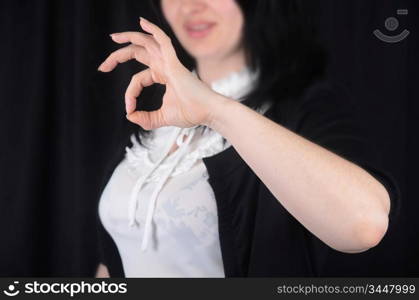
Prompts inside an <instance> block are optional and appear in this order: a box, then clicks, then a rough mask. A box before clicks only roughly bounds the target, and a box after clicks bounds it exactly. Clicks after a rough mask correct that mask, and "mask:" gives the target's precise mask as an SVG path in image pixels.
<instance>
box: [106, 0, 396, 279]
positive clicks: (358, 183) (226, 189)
mask: <svg viewBox="0 0 419 300" xmlns="http://www.w3.org/2000/svg"><path fill="white" fill-rule="evenodd" d="M157 8H158V9H159V10H160V9H161V12H162V15H163V16H164V18H165V20H166V21H167V23H168V24H169V25H170V28H171V30H172V31H173V33H174V36H175V38H173V37H172V39H170V38H169V36H168V35H167V34H166V31H167V30H166V31H163V30H162V29H161V28H160V27H158V26H156V25H155V24H153V23H151V22H149V21H147V20H145V19H143V18H142V19H141V21H140V25H141V28H142V29H143V31H144V32H145V33H140V32H122V33H115V34H112V35H111V38H112V39H113V41H114V42H116V43H118V44H125V43H129V45H128V46H125V47H123V48H121V49H119V50H117V51H115V52H114V53H112V54H111V55H110V56H109V57H108V58H107V59H106V60H105V61H104V62H103V63H102V64H101V65H100V67H99V70H100V71H102V72H110V71H111V70H113V69H114V68H115V67H116V66H117V64H118V63H123V62H125V61H128V60H131V59H136V60H137V61H138V62H140V63H142V64H144V65H146V66H147V68H146V69H145V70H144V71H142V72H140V73H138V74H136V75H134V76H133V77H132V80H131V82H130V84H129V86H128V88H127V91H126V94H125V107H126V113H127V119H128V120H129V121H130V122H133V123H135V124H137V125H139V126H140V127H141V128H143V129H145V130H147V131H151V133H149V134H146V133H145V132H144V131H143V130H141V129H140V127H139V133H140V137H139V139H138V140H137V139H134V138H132V139H131V145H130V146H132V147H131V148H130V147H126V153H125V155H124V157H123V159H122V160H118V165H117V167H116V168H115V169H114V171H113V174H112V176H111V178H110V179H109V181H108V183H107V185H106V187H105V189H104V190H103V193H102V197H101V199H100V203H99V215H100V222H99V225H100V227H101V228H100V233H101V236H102V247H103V256H102V264H101V265H100V266H99V270H98V276H108V275H109V274H110V275H111V276H127V277H232V276H265V277H266V276H314V275H321V274H322V262H323V259H324V258H325V257H326V255H327V253H328V252H329V251H333V249H334V250H337V251H341V252H345V253H359V252H363V251H366V250H367V249H370V248H372V247H374V246H376V245H377V244H378V243H379V242H380V241H381V239H382V238H383V236H384V235H385V233H386V231H387V228H388V224H389V218H390V219H392V217H393V214H394V211H395V209H394V203H395V199H396V197H397V195H396V190H397V189H396V187H395V185H394V183H393V182H392V180H391V179H390V177H388V176H387V175H386V174H385V173H384V172H383V171H382V170H381V169H380V168H379V166H378V163H377V162H376V159H375V158H376V153H375V152H373V150H372V149H371V145H369V144H368V140H367V139H365V138H364V136H363V132H362V130H361V128H360V127H359V126H358V123H357V122H356V120H355V119H354V118H353V115H352V114H351V108H350V106H349V105H348V100H347V99H345V98H344V97H343V96H342V94H340V92H339V89H338V88H337V87H336V85H333V84H331V83H328V82H326V81H324V80H318V79H319V77H320V75H321V73H322V66H323V63H322V60H321V58H322V56H321V52H320V51H318V50H317V49H318V48H317V46H316V44H315V43H314V42H313V40H312V39H311V38H310V35H309V33H307V24H306V23H305V22H304V18H303V14H302V10H301V6H300V4H299V2H298V1H292V0H289V1H287V0H283V1H277V0H271V1H268V0H265V1H264V0H260V1H237V2H236V1H234V0H215V1H214V0H161V1H160V3H159V4H158V5H157ZM172 40H173V41H175V40H178V41H179V42H180V45H181V46H182V48H183V49H184V50H186V52H187V53H188V54H189V55H190V57H191V58H192V61H193V65H192V68H193V71H192V72H191V71H190V70H188V68H186V67H185V66H184V64H182V62H181V61H180V60H179V59H178V56H177V52H176V51H175V48H174V46H173V44H172ZM155 83H158V84H162V85H164V86H165V88H166V89H165V93H164V96H163V102H162V106H161V108H159V109H158V110H155V111H145V110H136V98H137V97H138V96H139V95H140V94H141V92H142V89H143V88H144V87H147V86H150V85H153V84H155ZM140 101H141V100H140ZM137 137H138V136H137ZM121 154H122V153H120V154H119V159H120V158H121ZM102 226H103V227H102Z"/></svg>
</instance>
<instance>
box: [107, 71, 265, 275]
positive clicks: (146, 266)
mask: <svg viewBox="0 0 419 300" xmlns="http://www.w3.org/2000/svg"><path fill="white" fill-rule="evenodd" d="M256 77H257V75H256V74H255V73H252V72H250V71H249V69H247V68H245V69H243V70H242V71H241V72H235V73H232V74H230V75H229V76H227V77H225V78H223V79H221V80H217V81H215V82H213V83H212V84H211V88H212V89H213V90H214V91H216V92H218V93H220V94H223V95H225V96H227V97H230V98H233V99H240V98H241V97H243V96H244V95H246V94H247V93H248V92H249V91H250V89H251V88H252V87H253V84H254V82H255V79H256ZM264 109H266V108H262V110H264ZM131 141H132V143H133V146H132V147H131V148H128V147H126V154H125V157H124V158H123V159H122V161H121V162H120V163H119V165H118V166H117V167H116V168H115V170H114V172H113V174H112V176H111V178H110V179H109V181H108V183H107V185H106V187H105V189H104V191H103V193H102V195H101V198H100V203H99V216H100V219H101V222H102V224H103V226H104V227H105V229H106V230H107V231H108V232H109V234H110V235H111V237H112V238H113V240H114V242H115V244H116V246H117V248H118V251H119V254H120V257H121V260H122V265H123V268H124V273H125V276H126V277H224V276H225V275H224V268H223V262H222V257H221V249H220V243H219V235H218V217H217V206H216V202H215V198H214V193H213V191H212V189H211V186H210V185H209V183H208V181H207V179H208V172H207V170H206V167H205V164H204V162H203V161H202V158H203V157H209V156H212V155H215V154H217V153H219V152H221V151H223V150H225V149H226V148H227V147H230V146H231V145H230V144H229V143H228V141H225V143H223V138H222V136H221V135H220V134H218V133H217V132H215V131H214V130H211V129H209V128H206V127H192V128H184V129H182V128H178V127H174V126H167V127H162V128H158V129H155V130H153V131H152V132H151V134H150V135H149V136H147V137H146V138H143V139H142V143H143V145H144V146H141V145H139V144H138V142H137V141H136V139H135V138H134V135H132V136H131ZM175 142H176V143H177V144H178V146H179V147H178V149H177V150H175V151H174V152H173V153H171V154H168V153H169V151H170V149H171V148H172V146H173V144H174V143H175Z"/></svg>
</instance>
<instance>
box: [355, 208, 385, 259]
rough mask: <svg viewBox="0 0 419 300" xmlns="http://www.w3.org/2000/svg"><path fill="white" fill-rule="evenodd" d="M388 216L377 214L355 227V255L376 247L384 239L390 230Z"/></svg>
mask: <svg viewBox="0 0 419 300" xmlns="http://www.w3.org/2000/svg"><path fill="white" fill-rule="evenodd" d="M388 222H389V221H388V216H387V215H385V214H384V213H383V214H377V215H375V216H370V217H365V218H364V220H361V221H359V222H358V224H356V225H355V227H354V240H355V243H356V245H357V247H356V249H354V250H353V251H352V252H353V253H361V252H364V251H367V250H369V249H371V248H374V247H376V246H377V245H378V244H379V243H380V242H381V240H382V239H383V238H384V236H385V234H386V232H387V229H388Z"/></svg>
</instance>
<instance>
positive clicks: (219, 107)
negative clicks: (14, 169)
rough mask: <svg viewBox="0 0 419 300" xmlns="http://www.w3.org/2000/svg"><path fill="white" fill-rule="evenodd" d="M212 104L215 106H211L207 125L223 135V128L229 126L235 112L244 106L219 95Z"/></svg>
mask: <svg viewBox="0 0 419 300" xmlns="http://www.w3.org/2000/svg"><path fill="white" fill-rule="evenodd" d="M214 100H215V99H214ZM212 103H213V105H211V108H210V112H209V114H208V118H207V120H206V121H205V125H206V126H208V127H210V128H211V129H214V130H215V131H217V132H219V133H221V134H222V132H223V131H224V129H223V128H225V127H226V126H228V125H227V122H228V120H229V119H231V116H232V115H233V114H234V111H236V110H237V109H238V108H239V106H241V105H242V104H240V103H239V102H237V101H236V100H233V99H230V98H228V97H225V96H223V95H219V94H218V95H217V99H216V100H215V101H213V102H212ZM229 116H230V117H229Z"/></svg>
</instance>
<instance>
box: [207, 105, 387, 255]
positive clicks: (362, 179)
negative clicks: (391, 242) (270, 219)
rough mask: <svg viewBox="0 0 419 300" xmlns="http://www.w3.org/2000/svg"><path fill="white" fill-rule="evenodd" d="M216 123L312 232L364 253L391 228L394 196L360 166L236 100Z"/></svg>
mask: <svg viewBox="0 0 419 300" xmlns="http://www.w3.org/2000/svg"><path fill="white" fill-rule="evenodd" d="M221 102H222V105H217V106H215V107H214V112H213V114H212V119H211V123H210V124H209V126H211V127H212V128H213V129H215V130H216V131H218V132H219V133H220V134H222V135H223V136H224V137H225V138H226V139H227V140H229V142H230V143H231V144H232V145H233V146H234V148H235V149H236V151H237V152H238V153H239V154H240V156H241V157H242V158H243V159H244V161H245V162H246V163H247V164H248V165H249V166H250V168H251V169H252V170H253V171H254V172H255V174H256V175H257V176H258V177H259V178H260V179H261V180H262V182H263V183H264V184H265V185H266V186H267V188H268V189H269V190H270V191H271V193H272V194H273V195H274V196H275V197H276V199H278V201H279V202H280V203H281V204H282V205H283V206H284V207H285V208H286V209H287V210H288V211H289V212H290V213H291V214H292V215H293V216H294V217H295V218H296V219H297V220H298V221H299V222H301V223H302V224H303V225H304V226H305V227H306V228H307V229H308V230H310V231H311V232H312V233H313V234H315V235H316V236H317V237H318V238H320V239H321V240H322V241H324V242H325V243H326V244H328V245H329V246H331V247H333V248H335V249H337V250H340V251H344V252H358V251H364V250H366V249H368V248H370V247H373V246H375V244H377V243H378V242H379V241H380V240H381V238H382V236H383V235H384V233H385V232H386V230H387V225H388V211H389V196H388V193H387V191H386V190H385V188H384V187H383V186H382V185H381V183H379V182H378V181H377V180H376V179H375V178H374V177H372V176H371V175H370V174H369V173H367V172H366V171H365V170H363V169H362V168H360V167H358V166H356V165H355V164H353V163H351V162H349V161H347V160H345V159H343V158H341V157H339V156H338V155H335V154H334V153H332V152H330V151H328V150H326V149H325V148H323V147H320V146H318V145H316V144H315V143H312V142H310V141H309V140H307V139H305V138H303V137H301V136H299V135H297V134H295V133H293V132H292V131H290V130H288V129H286V128H285V127H283V126H281V125H279V124H277V123H275V122H273V121H271V120H269V119H268V118H266V117H264V116H262V115H260V114H259V113H257V112H255V111H253V110H251V109H249V108H247V107H246V106H244V105H242V104H240V103H238V102H235V101H231V100H227V99H225V101H220V102H217V103H221Z"/></svg>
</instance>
